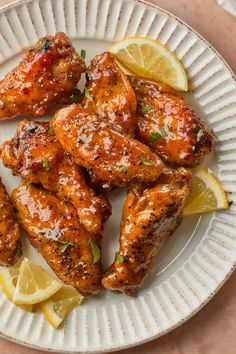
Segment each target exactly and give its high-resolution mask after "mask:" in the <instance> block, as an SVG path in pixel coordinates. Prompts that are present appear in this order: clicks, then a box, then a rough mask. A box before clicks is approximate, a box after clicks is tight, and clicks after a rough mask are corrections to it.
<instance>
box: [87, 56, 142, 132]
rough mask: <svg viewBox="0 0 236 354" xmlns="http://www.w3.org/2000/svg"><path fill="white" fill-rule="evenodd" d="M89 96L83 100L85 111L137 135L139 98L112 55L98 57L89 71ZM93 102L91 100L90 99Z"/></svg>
mask: <svg viewBox="0 0 236 354" xmlns="http://www.w3.org/2000/svg"><path fill="white" fill-rule="evenodd" d="M86 76H87V79H88V80H87V83H86V88H87V92H86V95H85V96H84V98H83V100H82V104H83V105H84V107H85V108H88V110H89V111H90V112H96V113H97V114H98V115H99V117H101V118H103V119H105V120H107V121H108V122H110V123H115V124H117V125H119V126H120V127H122V128H123V130H124V132H126V133H127V134H129V135H132V136H133V135H134V132H135V121H136V108H137V107H136V106H137V104H136V98H135V94H134V91H133V89H132V87H131V84H130V82H129V80H128V79H127V77H126V75H125V74H124V73H123V71H122V70H121V69H120V67H119V65H118V64H117V63H116V60H115V57H114V55H113V54H111V53H109V52H105V53H103V54H101V55H97V56H96V57H95V58H94V59H93V60H92V63H91V66H90V67H89V68H88V70H87V75H86ZM90 96H91V99H88V98H90Z"/></svg>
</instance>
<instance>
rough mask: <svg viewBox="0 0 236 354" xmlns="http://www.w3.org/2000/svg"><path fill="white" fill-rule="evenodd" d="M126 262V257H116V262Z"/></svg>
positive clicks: (119, 255)
mask: <svg viewBox="0 0 236 354" xmlns="http://www.w3.org/2000/svg"><path fill="white" fill-rule="evenodd" d="M124 260H125V257H124V256H122V255H121V254H118V256H117V257H116V262H119V263H123V262H124Z"/></svg>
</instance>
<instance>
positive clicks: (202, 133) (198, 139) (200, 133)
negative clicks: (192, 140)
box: [197, 129, 205, 142]
mask: <svg viewBox="0 0 236 354" xmlns="http://www.w3.org/2000/svg"><path fill="white" fill-rule="evenodd" d="M204 134H205V132H204V130H202V129H200V130H199V131H198V132H197V142H199V141H200V140H201V138H202V137H203V135H204Z"/></svg>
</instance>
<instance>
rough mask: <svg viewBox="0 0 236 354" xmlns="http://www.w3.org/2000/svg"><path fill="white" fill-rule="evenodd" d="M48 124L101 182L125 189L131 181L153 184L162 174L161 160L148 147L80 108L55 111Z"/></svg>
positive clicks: (73, 107)
mask: <svg viewBox="0 0 236 354" xmlns="http://www.w3.org/2000/svg"><path fill="white" fill-rule="evenodd" d="M51 123H52V126H53V128H54V131H55V133H56V136H57V138H58V140H59V141H60V143H61V144H62V146H63V147H64V149H65V150H66V151H67V152H68V153H69V154H70V155H71V156H72V157H73V159H74V161H75V162H76V163H77V164H79V165H82V166H84V167H86V168H88V169H92V170H93V172H94V173H95V174H96V176H97V177H98V178H99V179H101V180H102V181H106V182H110V183H111V184H114V185H116V186H124V185H126V184H127V183H128V182H130V181H133V180H136V181H147V182H148V181H154V180H156V178H157V177H158V176H159V175H160V173H161V172H162V169H163V163H162V161H161V160H160V159H159V158H158V157H157V156H156V155H155V154H154V153H152V152H151V150H150V149H149V148H148V147H147V146H145V145H143V144H141V143H140V142H139V141H137V140H135V139H133V138H131V137H130V136H128V135H126V134H125V133H123V131H122V129H121V128H120V127H118V126H117V125H115V124H112V123H108V122H106V121H104V120H103V119H101V118H100V117H99V116H98V115H96V114H92V113H90V112H88V111H87V110H86V109H85V108H82V106H80V105H71V106H70V107H67V108H64V109H61V110H59V111H57V112H56V114H55V115H54V117H53V119H52V122H51Z"/></svg>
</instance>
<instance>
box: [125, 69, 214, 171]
mask: <svg viewBox="0 0 236 354" xmlns="http://www.w3.org/2000/svg"><path fill="white" fill-rule="evenodd" d="M129 79H130V82H131V84H132V87H133V88H134V91H135V93H136V98H137V102H138V118H137V137H138V139H139V140H140V141H142V142H143V143H145V144H147V145H148V146H149V147H150V148H151V149H152V150H153V151H155V152H156V153H157V154H158V156H160V157H161V158H162V159H163V160H164V161H166V162H169V163H171V164H173V165H176V166H183V167H194V166H196V165H198V164H199V163H200V160H201V158H202V157H203V156H205V155H208V154H210V152H211V149H212V140H213V137H212V134H211V132H210V131H209V129H208V128H207V127H206V125H205V123H204V122H203V121H201V120H200V119H199V118H198V117H197V115H196V114H195V113H194V111H193V109H192V107H191V106H190V105H189V104H188V103H187V102H186V100H184V99H183V98H182V97H180V96H179V95H178V94H177V93H176V92H175V91H174V90H173V89H171V88H170V87H169V86H168V85H165V84H163V83H161V82H154V81H150V80H146V79H142V78H139V77H133V76H130V77H129Z"/></svg>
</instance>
